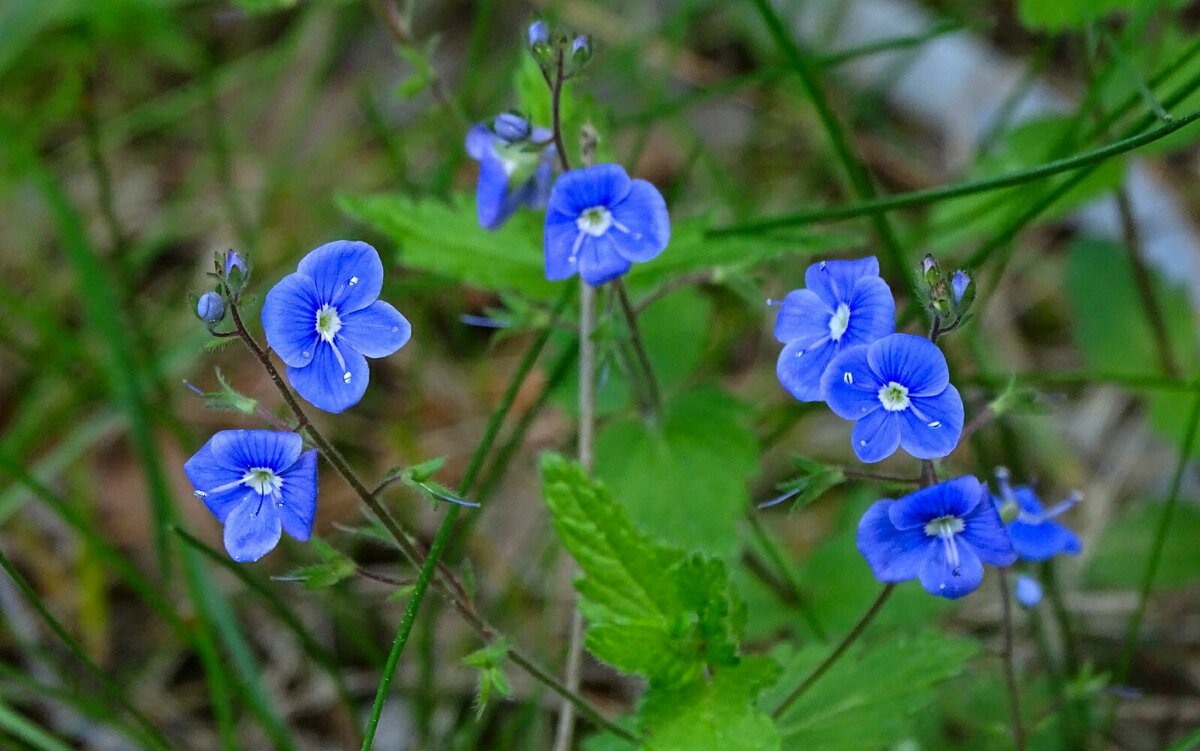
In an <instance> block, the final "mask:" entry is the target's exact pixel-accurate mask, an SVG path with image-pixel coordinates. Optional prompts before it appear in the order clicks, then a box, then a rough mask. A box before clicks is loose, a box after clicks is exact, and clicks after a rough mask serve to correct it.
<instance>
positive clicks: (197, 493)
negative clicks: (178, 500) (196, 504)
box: [192, 490, 208, 498]
mask: <svg viewBox="0 0 1200 751" xmlns="http://www.w3.org/2000/svg"><path fill="white" fill-rule="evenodd" d="M192 495H194V496H196V497H197V498H204V497H206V496H207V495H208V493H205V492H204V491H203V490H193V491H192Z"/></svg>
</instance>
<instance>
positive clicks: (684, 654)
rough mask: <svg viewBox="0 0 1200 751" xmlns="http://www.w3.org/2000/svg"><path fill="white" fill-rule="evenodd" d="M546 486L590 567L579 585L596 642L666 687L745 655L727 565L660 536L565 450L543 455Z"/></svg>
mask: <svg viewBox="0 0 1200 751" xmlns="http://www.w3.org/2000/svg"><path fill="white" fill-rule="evenodd" d="M542 493H543V496H544V497H545V500H546V505H547V506H548V507H549V508H550V512H551V516H552V520H553V522H554V528H555V530H556V531H557V532H558V535H559V537H560V538H561V539H562V541H563V544H564V545H565V546H566V548H567V550H568V551H570V553H571V555H572V556H573V557H574V558H575V561H576V562H577V563H578V564H579V567H580V568H581V569H582V570H583V573H584V576H583V577H582V578H580V579H579V580H577V581H576V588H577V589H578V590H579V593H580V596H581V597H580V609H581V610H582V611H583V614H584V616H585V617H586V618H587V621H588V632H587V638H586V641H585V644H586V646H587V648H588V650H589V651H591V652H592V653H593V654H594V655H596V657H598V658H600V659H602V660H604V661H605V662H608V663H610V664H612V665H614V666H616V667H617V668H619V669H621V670H624V671H626V672H631V673H639V674H641V675H643V676H645V677H647V678H648V679H649V680H650V681H651V683H652V684H654V685H661V686H671V685H682V684H685V683H688V682H689V681H692V680H695V679H696V678H698V677H699V676H701V675H703V674H704V673H705V671H706V670H707V669H709V668H711V667H712V666H715V665H730V664H734V663H735V662H736V661H737V656H736V647H737V637H738V634H739V633H740V628H741V620H742V618H741V613H740V608H738V607H737V606H735V605H734V604H733V599H732V597H731V594H730V591H729V582H728V577H727V576H726V573H725V567H724V564H722V563H721V562H720V561H716V560H712V559H705V558H703V557H702V556H688V555H685V554H684V553H683V552H682V551H679V550H674V549H671V548H667V547H663V546H661V545H655V544H654V543H653V542H652V541H651V540H650V539H649V538H648V537H646V536H645V535H643V534H641V533H640V532H638V531H637V530H636V529H634V527H633V525H632V524H631V523H630V521H629V518H628V516H627V515H626V514H625V512H624V510H623V509H622V508H621V507H620V506H618V505H617V504H615V503H614V502H613V501H612V498H611V497H610V496H609V494H608V491H607V490H606V489H605V488H604V486H603V485H598V484H593V483H592V482H591V481H590V480H589V479H588V477H587V476H586V475H585V474H584V473H583V471H582V470H581V469H580V468H579V467H578V465H575V464H573V463H570V462H567V461H566V460H565V459H563V458H562V457H560V456H557V455H554V454H548V455H546V456H544V457H543V458H542Z"/></svg>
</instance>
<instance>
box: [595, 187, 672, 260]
mask: <svg viewBox="0 0 1200 751" xmlns="http://www.w3.org/2000/svg"><path fill="white" fill-rule="evenodd" d="M609 210H610V211H611V212H612V217H613V222H614V223H613V226H612V228H611V229H609V230H608V235H609V236H610V237H612V238H613V242H614V243H615V245H616V248H617V252H619V253H620V254H621V255H623V256H625V258H627V259H629V260H630V261H637V262H639V263H641V262H643V261H649V260H650V259H652V258H654V257H655V256H657V255H658V254H659V253H661V252H662V251H663V249H664V248H666V247H667V243H668V242H670V240H671V220H670V219H669V218H668V216H667V202H666V201H665V200H663V197H662V193H659V192H658V188H656V187H654V186H653V185H651V184H650V183H649V182H647V181H645V180H634V181H633V182H632V184H631V185H630V186H629V192H628V193H626V194H625V197H624V198H622V199H621V200H620V201H619V202H617V203H614V204H613V205H612V206H611V207H610V209H609ZM618 224H620V225H621V227H624V228H625V229H624V230H622V229H621V227H618V226H617V225H618ZM625 230H628V232H626V231H625Z"/></svg>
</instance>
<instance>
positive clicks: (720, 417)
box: [596, 388, 758, 557]
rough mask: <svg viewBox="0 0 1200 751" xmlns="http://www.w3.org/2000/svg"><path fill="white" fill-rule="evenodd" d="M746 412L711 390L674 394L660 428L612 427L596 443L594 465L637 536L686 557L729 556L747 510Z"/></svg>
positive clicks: (626, 423)
mask: <svg viewBox="0 0 1200 751" xmlns="http://www.w3.org/2000/svg"><path fill="white" fill-rule="evenodd" d="M746 418H747V410H746V409H745V407H744V406H743V405H741V404H740V403H739V402H738V401H737V400H735V399H734V398H733V397H731V396H730V395H728V394H726V393H723V392H720V391H717V390H715V389H709V388H704V389H698V390H695V391H691V392H687V393H684V394H681V395H680V396H678V397H677V398H675V399H674V400H672V401H671V402H670V403H668V404H667V405H666V408H665V414H664V416H663V423H662V427H661V428H655V427H653V426H651V425H648V424H646V423H645V422H643V421H642V420H640V419H638V418H628V419H624V420H617V421H614V422H612V423H610V424H608V425H607V426H605V428H604V429H603V430H602V431H601V432H600V434H599V435H598V436H597V438H596V466H597V467H598V468H599V469H598V470H597V473H598V475H599V476H600V478H601V479H603V480H605V481H606V482H608V483H609V485H610V487H611V488H612V491H613V496H614V497H615V498H616V499H617V501H618V502H619V503H620V504H621V505H622V506H623V507H624V508H625V510H626V511H628V512H629V515H630V517H631V518H632V519H633V521H634V523H635V524H636V525H637V527H638V529H640V530H641V531H643V532H645V533H647V534H649V535H650V536H652V537H653V538H654V539H655V540H657V541H659V542H663V543H666V544H669V545H672V546H675V547H679V548H682V549H684V550H689V551H702V552H705V553H710V554H713V555H717V556H722V557H728V556H731V555H733V554H734V553H735V552H736V550H737V547H738V538H737V534H736V528H737V523H738V520H739V519H740V518H741V516H742V515H743V514H744V513H745V509H746V506H747V504H748V503H749V494H748V490H747V488H746V483H747V480H748V479H749V478H750V477H751V476H753V474H754V473H755V472H756V471H757V467H758V442H757V440H756V439H755V437H754V433H753V431H752V430H751V429H750V427H749V425H748V424H747V419H746Z"/></svg>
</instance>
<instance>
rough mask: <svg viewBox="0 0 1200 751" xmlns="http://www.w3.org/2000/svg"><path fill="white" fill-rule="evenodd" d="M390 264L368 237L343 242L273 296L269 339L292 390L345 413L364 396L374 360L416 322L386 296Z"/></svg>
mask: <svg viewBox="0 0 1200 751" xmlns="http://www.w3.org/2000/svg"><path fill="white" fill-rule="evenodd" d="M382 289H383V262H382V261H380V260H379V253H378V252H376V250H375V249H374V248H372V247H371V246H370V245H367V244H366V243H364V242H358V241H353V240H338V241H335V242H331V243H326V244H325V245H322V246H321V247H319V248H317V249H316V250H313V251H312V252H311V253H309V254H308V255H306V256H305V257H304V258H303V259H301V261H300V265H299V267H298V268H297V270H296V273H294V274H289V275H287V276H285V277H284V278H283V279H281V280H280V281H279V283H278V284H276V285H275V286H274V287H272V288H271V291H270V292H268V293H267V299H266V302H265V303H263V311H262V322H263V329H264V330H265V331H266V334H267V343H268V344H270V345H271V348H272V349H274V350H275V352H276V353H277V354H278V355H279V359H281V360H283V362H284V363H285V364H286V365H287V375H288V380H289V381H290V382H291V384H292V387H293V388H295V389H296V391H297V392H298V393H299V394H300V396H302V397H304V398H305V399H306V400H308V401H309V402H310V403H312V404H313V405H314V406H316V407H319V408H320V409H323V410H325V411H326V412H341V411H343V410H345V409H347V408H348V407H352V406H354V405H355V404H357V403H358V401H359V400H360V399H362V396H363V393H365V392H366V390H367V381H368V380H369V378H370V373H369V372H368V370H367V360H366V358H368V357H386V356H388V355H390V354H392V353H393V352H395V351H396V350H398V349H400V348H401V347H402V346H404V343H405V342H407V341H408V339H409V337H410V336H411V335H412V327H411V326H410V325H409V323H408V320H407V319H405V317H404V316H402V315H401V314H400V313H399V311H397V310H396V309H395V308H393V307H392V306H391V305H389V304H388V303H386V302H383V301H382V300H379V299H378V297H379V292H380V291H381V290H382Z"/></svg>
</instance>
